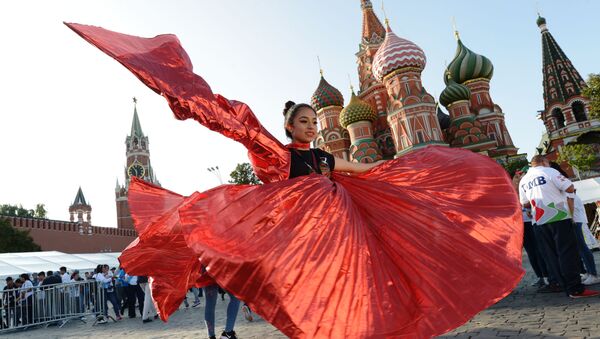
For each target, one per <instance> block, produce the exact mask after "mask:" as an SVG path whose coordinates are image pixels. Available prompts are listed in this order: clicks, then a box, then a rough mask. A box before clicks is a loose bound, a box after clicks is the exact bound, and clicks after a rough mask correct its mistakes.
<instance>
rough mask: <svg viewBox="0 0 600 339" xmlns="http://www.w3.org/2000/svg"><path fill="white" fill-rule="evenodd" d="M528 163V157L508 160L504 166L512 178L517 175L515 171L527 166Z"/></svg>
mask: <svg viewBox="0 0 600 339" xmlns="http://www.w3.org/2000/svg"><path fill="white" fill-rule="evenodd" d="M527 164H528V162H527V159H519V160H515V161H508V162H506V163H503V164H502V167H504V169H505V170H506V171H507V172H508V174H509V175H510V177H511V178H512V177H513V176H514V175H515V172H517V170H520V169H521V168H523V167H525V166H527Z"/></svg>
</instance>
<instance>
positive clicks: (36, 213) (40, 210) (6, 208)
mask: <svg viewBox="0 0 600 339" xmlns="http://www.w3.org/2000/svg"><path fill="white" fill-rule="evenodd" d="M47 214H48V212H47V211H46V205H44V204H37V205H36V206H35V210H32V209H26V208H23V206H22V205H21V204H19V205H18V206H17V205H9V204H3V205H0V215H5V216H9V217H25V218H41V219H46V216H47Z"/></svg>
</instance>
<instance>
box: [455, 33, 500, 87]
mask: <svg viewBox="0 0 600 339" xmlns="http://www.w3.org/2000/svg"><path fill="white" fill-rule="evenodd" d="M457 37H458V33H457ZM446 70H447V71H449V72H450V75H451V77H452V79H454V81H456V82H458V83H460V84H462V83H464V82H465V81H469V80H473V79H478V78H484V79H488V80H491V79H492V75H494V65H492V62H491V61H490V59H488V58H486V57H484V56H483V55H479V54H477V53H475V52H473V51H471V50H470V49H468V48H467V47H466V46H465V45H464V44H463V43H462V41H461V40H460V38H458V46H457V47H456V54H455V55H454V59H453V60H452V62H450V64H449V65H448V67H447V68H446ZM444 80H445V81H446V85H447V84H448V79H447V78H445V79H444Z"/></svg>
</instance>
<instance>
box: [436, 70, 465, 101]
mask: <svg viewBox="0 0 600 339" xmlns="http://www.w3.org/2000/svg"><path fill="white" fill-rule="evenodd" d="M445 78H446V84H447V85H446V88H445V89H444V90H443V91H442V94H441V95H440V103H441V104H442V105H444V107H448V105H450V104H452V103H455V102H457V101H460V100H469V99H470V98H471V90H470V89H469V87H467V86H465V85H462V84H457V83H456V82H455V81H454V80H453V79H452V77H451V76H450V75H449V74H446V77H445Z"/></svg>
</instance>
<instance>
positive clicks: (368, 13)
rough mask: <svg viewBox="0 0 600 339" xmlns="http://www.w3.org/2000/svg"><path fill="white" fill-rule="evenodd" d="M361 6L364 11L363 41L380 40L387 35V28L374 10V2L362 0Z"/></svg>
mask: <svg viewBox="0 0 600 339" xmlns="http://www.w3.org/2000/svg"><path fill="white" fill-rule="evenodd" d="M360 6H361V8H362V12H363V25H362V42H365V43H377V42H380V41H381V40H382V39H383V38H384V37H385V28H384V27H383V25H382V24H381V21H379V19H378V18H377V15H375V12H374V11H373V4H372V3H371V1H370V0H361V1H360Z"/></svg>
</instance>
